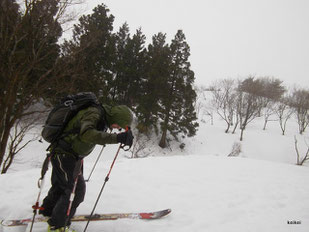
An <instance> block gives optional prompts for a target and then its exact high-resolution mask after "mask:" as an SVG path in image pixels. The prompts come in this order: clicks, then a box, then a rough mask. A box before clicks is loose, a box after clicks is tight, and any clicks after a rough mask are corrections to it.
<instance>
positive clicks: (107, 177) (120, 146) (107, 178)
mask: <svg viewBox="0 0 309 232" xmlns="http://www.w3.org/2000/svg"><path fill="white" fill-rule="evenodd" d="M121 148H123V145H122V144H120V145H119V147H118V150H117V152H116V155H115V158H114V160H113V162H112V164H111V167H110V169H109V172H108V174H107V176H106V177H105V180H104V183H103V186H102V188H101V190H100V193H99V195H98V197H97V200H96V202H95V204H94V207H93V209H92V212H91V214H90V216H89V218H88V221H87V224H86V227H85V229H84V232H86V230H87V228H88V225H89V222H90V220H91V218H92V216H93V213H94V211H95V208H96V207H97V204H98V202H99V199H100V197H101V195H102V192H103V190H104V187H105V185H106V183H107V181H108V180H109V175H110V174H111V171H112V169H113V167H114V164H115V161H116V159H117V156H118V154H119V151H120V149H121Z"/></svg>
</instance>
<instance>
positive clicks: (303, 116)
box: [289, 88, 309, 134]
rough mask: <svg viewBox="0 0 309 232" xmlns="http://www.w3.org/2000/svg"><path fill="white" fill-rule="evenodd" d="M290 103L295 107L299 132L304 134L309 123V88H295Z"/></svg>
mask: <svg viewBox="0 0 309 232" xmlns="http://www.w3.org/2000/svg"><path fill="white" fill-rule="evenodd" d="M289 104H290V106H292V107H293V108H294V109H295V114H296V118H297V123H298V128H299V133H300V134H303V133H304V132H305V130H306V128H307V126H308V125H309V122H308V115H309V90H306V89H297V88H295V89H294V90H293V92H292V96H291V98H290V101H289Z"/></svg>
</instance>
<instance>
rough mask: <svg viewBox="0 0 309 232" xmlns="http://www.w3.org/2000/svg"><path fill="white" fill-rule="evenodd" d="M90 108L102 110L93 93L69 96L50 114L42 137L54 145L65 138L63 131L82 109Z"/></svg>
mask: <svg viewBox="0 0 309 232" xmlns="http://www.w3.org/2000/svg"><path fill="white" fill-rule="evenodd" d="M90 106H97V107H99V106H100V108H102V106H101V105H100V103H99V101H98V99H97V97H96V96H95V94H94V93H92V92H83V93H78V94H76V95H68V96H66V97H64V98H62V99H61V100H60V103H59V104H57V105H56V106H55V107H54V108H53V109H52V110H51V112H50V113H49V115H48V117H47V120H46V122H45V125H44V126H43V130H42V133H41V135H42V137H43V139H44V140H45V141H47V142H49V143H51V144H52V143H54V142H56V141H57V140H59V139H60V138H61V137H63V131H64V129H65V127H66V125H67V124H68V122H69V121H70V120H71V119H72V118H73V117H74V116H75V115H76V114H77V113H78V112H79V111H80V110H82V109H86V108H88V107H90Z"/></svg>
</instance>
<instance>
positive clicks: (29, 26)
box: [0, 0, 73, 165]
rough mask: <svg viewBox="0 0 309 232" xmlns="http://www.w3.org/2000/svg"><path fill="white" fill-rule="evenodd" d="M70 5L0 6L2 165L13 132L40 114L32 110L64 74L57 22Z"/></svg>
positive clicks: (29, 0) (49, 1) (27, 2)
mask: <svg viewBox="0 0 309 232" xmlns="http://www.w3.org/2000/svg"><path fill="white" fill-rule="evenodd" d="M71 2H73V0H63V1H57V0H41V1H39V0H24V1H22V3H23V4H24V5H22V6H20V5H18V4H17V3H16V1H15V0H3V1H1V3H0V5H1V7H0V25H1V27H0V47H1V50H0V60H1V62H0V112H1V114H0V165H1V164H2V162H3V161H4V157H5V153H6V151H7V146H8V141H9V139H10V136H11V130H12V129H13V128H14V126H15V128H17V127H18V125H20V122H21V121H22V120H23V119H24V118H26V117H29V116H31V115H33V114H36V113H37V111H38V110H37V109H36V110H29V109H30V108H31V106H32V105H33V104H35V103H36V102H39V101H40V97H42V96H44V95H45V94H46V92H48V90H49V89H50V87H51V86H52V85H53V84H52V82H53V81H55V79H56V78H57V79H58V78H59V76H61V75H59V74H61V73H65V70H66V68H64V66H63V64H62V63H61V62H60V60H61V58H60V47H59V45H58V44H57V42H58V39H59V38H60V36H61V34H62V29H61V25H60V23H59V21H58V20H59V19H60V18H61V17H62V16H63V15H64V12H65V9H66V8H67V7H68V6H69V5H70V4H71ZM60 66H62V68H60ZM62 88H64V87H63V86H62ZM16 151H18V149H16ZM8 162H10V161H8Z"/></svg>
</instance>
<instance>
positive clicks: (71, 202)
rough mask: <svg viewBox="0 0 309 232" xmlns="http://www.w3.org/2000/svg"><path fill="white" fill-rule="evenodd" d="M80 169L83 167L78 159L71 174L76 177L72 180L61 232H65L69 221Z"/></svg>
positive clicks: (81, 161)
mask: <svg viewBox="0 0 309 232" xmlns="http://www.w3.org/2000/svg"><path fill="white" fill-rule="evenodd" d="M82 167H83V160H82V159H80V160H79V161H78V163H77V165H76V167H75V170H74V172H73V176H76V177H75V179H74V185H73V189H72V192H71V195H70V199H69V206H68V209H67V218H66V220H65V224H64V231H63V232H65V228H66V226H67V224H68V221H69V218H70V213H71V209H72V204H73V200H74V197H75V190H76V186H77V182H78V177H79V175H80V174H81V171H82Z"/></svg>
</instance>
